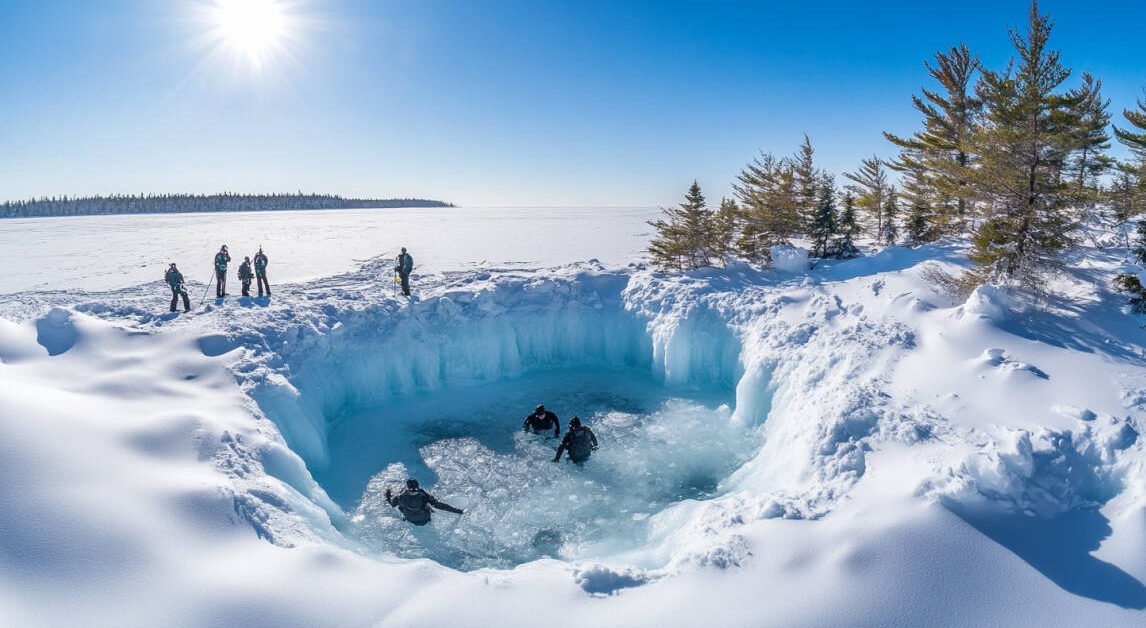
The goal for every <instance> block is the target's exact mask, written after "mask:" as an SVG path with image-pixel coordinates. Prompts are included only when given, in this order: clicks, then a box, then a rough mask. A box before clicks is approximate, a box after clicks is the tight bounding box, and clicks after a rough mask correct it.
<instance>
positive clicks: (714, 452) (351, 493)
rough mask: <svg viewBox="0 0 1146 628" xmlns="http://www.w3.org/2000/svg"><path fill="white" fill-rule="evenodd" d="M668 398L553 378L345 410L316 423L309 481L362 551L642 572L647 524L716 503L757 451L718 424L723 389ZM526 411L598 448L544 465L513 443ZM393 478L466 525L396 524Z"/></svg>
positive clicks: (620, 379)
mask: <svg viewBox="0 0 1146 628" xmlns="http://www.w3.org/2000/svg"><path fill="white" fill-rule="evenodd" d="M681 393H682V391H681V390H679V389H678V390H674V389H669V388H666V387H665V386H664V385H663V384H662V383H661V382H659V381H657V380H656V379H655V378H654V377H653V376H652V375H650V374H649V373H647V372H639V371H637V372H633V371H622V372H618V371H600V370H596V369H584V370H579V369H562V370H558V371H550V372H535V373H531V374H527V375H525V376H523V377H520V378H517V379H514V380H510V381H499V382H496V383H490V384H485V385H478V386H467V387H460V388H453V389H449V390H444V391H443V390H439V391H436V392H434V393H425V394H418V395H413V396H408V397H404V398H399V399H396V400H393V401H391V402H389V403H387V404H385V405H381V406H376V407H370V408H348V409H346V410H344V411H343V412H341V413H340V415H339V416H337V417H333V418H332V420H331V421H330V424H331V426H332V427H331V429H330V430H329V432H328V435H327V437H328V447H329V452H330V455H329V464H328V465H327V466H325V468H323V469H321V470H320V471H317V472H316V473H315V478H316V479H317V480H318V481H319V482H320V483H321V484H322V485H323V487H324V488H325V489H326V490H327V492H328V494H329V495H330V496H331V497H332V498H333V499H334V500H335V501H336V502H338V503H339V505H340V506H342V507H343V508H344V509H345V510H346V511H347V512H348V513H353V515H352V517H351V522H350V524H349V529H347V530H344V532H345V533H346V534H348V535H349V536H351V537H354V538H356V539H358V540H359V541H360V542H361V543H362V544H363V545H364V546H365V547H366V548H367V551H369V552H371V553H377V554H379V555H392V556H400V557H407V558H429V559H432V560H434V561H437V562H439V563H441V564H443V565H447V566H449V567H453V568H456V569H461V570H471V569H479V568H485V567H493V568H506V567H512V566H514V565H517V564H520V563H524V562H528V561H531V560H536V559H538V558H542V557H546V556H548V557H553V558H559V559H569V560H592V559H596V560H607V559H610V558H617V557H623V560H625V561H626V562H628V563H631V564H634V565H636V566H641V567H655V566H658V564H657V563H658V562H662V561H663V556H661V555H659V554H657V553H656V552H652V551H649V552H642V546H643V545H645V544H646V542H647V541H648V537H649V527H650V522H649V518H650V517H652V516H654V515H656V514H657V513H658V512H661V511H662V510H664V509H665V508H667V507H669V506H671V505H673V504H676V503H678V502H681V501H682V500H690V499H694V500H703V499H708V498H711V497H713V496H715V495H717V494H719V493H720V491H721V489H722V482H723V480H724V479H725V478H726V477H728V476H729V475H730V474H731V473H732V472H733V471H734V470H735V469H736V468H737V467H739V466H740V465H741V464H742V463H743V462H744V461H745V460H747V458H748V457H749V456H750V455H751V454H752V452H753V451H754V450H755V449H756V448H757V447H758V446H759V442H758V435H757V434H756V431H755V429H754V428H752V427H744V426H741V425H739V424H737V423H735V422H733V421H732V420H731V410H730V408H729V407H728V405H727V402H728V401H729V398H728V397H729V391H726V390H722V389H719V388H711V389H708V390H703V389H689V390H687V395H682V394H681ZM538 403H544V404H545V406H546V408H548V409H550V410H552V411H554V412H556V413H557V414H558V415H559V417H560V418H561V423H562V431H563V432H564V430H565V429H566V426H567V424H568V421H569V419H570V418H571V417H572V416H574V415H579V416H580V417H581V419H582V421H583V422H584V423H586V424H588V425H590V426H591V427H592V429H593V430H594V432H595V433H596V435H597V438H598V439H599V441H600V449H599V450H598V451H597V452H596V453H595V454H594V455H593V457H592V458H591V459H590V460H589V461H588V462H587V463H585V464H584V465H576V464H573V463H569V462H566V461H564V460H563V461H562V462H561V463H554V462H552V458H553V455H554V452H555V449H556V447H557V444H558V442H559V441H558V440H557V439H555V438H553V437H551V436H550V437H545V436H541V435H536V434H526V433H524V432H523V431H522V421H523V419H524V417H525V416H526V415H527V414H528V413H529V412H530V411H532V409H533V407H534V406H535V405H536V404H538ZM407 477H415V478H417V479H419V481H420V482H421V483H422V484H423V487H425V488H427V489H428V490H429V491H430V492H431V493H432V494H433V495H434V496H435V497H437V498H438V499H440V500H442V501H444V502H446V503H449V504H451V505H454V506H457V507H460V508H464V509H466V511H467V512H466V514H465V515H463V516H457V515H454V514H450V513H444V512H436V513H435V515H434V520H433V522H432V523H431V524H430V525H429V526H425V527H415V526H412V525H410V524H409V523H406V522H404V521H402V520H401V519H400V518H399V516H398V513H397V511H395V510H394V509H392V508H391V507H389V506H388V505H387V504H386V503H385V500H384V497H383V491H384V489H385V488H387V487H389V488H392V489H394V490H395V491H397V490H399V489H400V488H401V487H402V486H403V484H404V481H405V479H406V478H407Z"/></svg>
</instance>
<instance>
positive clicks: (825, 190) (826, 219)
mask: <svg viewBox="0 0 1146 628" xmlns="http://www.w3.org/2000/svg"><path fill="white" fill-rule="evenodd" d="M833 187H834V186H832V185H824V186H823V187H821V189H820V202H819V204H818V205H817V206H816V213H815V215H814V216H813V217H812V224H811V225H810V226H809V228H808V237H809V238H810V239H811V240H812V257H828V256H830V255H833V254H834V253H835V247H836V235H837V231H838V229H837V226H836V201H835V194H834V191H833Z"/></svg>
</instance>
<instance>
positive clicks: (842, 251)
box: [828, 186, 860, 258]
mask: <svg viewBox="0 0 1146 628" xmlns="http://www.w3.org/2000/svg"><path fill="white" fill-rule="evenodd" d="M828 187H829V189H830V186H828ZM859 232H860V226H859V221H858V220H857V219H856V199H855V197H854V196H852V194H851V192H844V208H843V211H842V212H840V218H839V220H838V221H836V233H837V234H838V235H837V237H836V243H835V253H836V255H837V256H839V257H843V258H848V257H856V256H857V255H859V249H857V248H856V245H855V238H856V236H858V235H859Z"/></svg>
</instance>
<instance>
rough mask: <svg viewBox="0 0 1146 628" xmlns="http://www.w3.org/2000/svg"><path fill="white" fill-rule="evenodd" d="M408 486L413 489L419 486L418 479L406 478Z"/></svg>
mask: <svg viewBox="0 0 1146 628" xmlns="http://www.w3.org/2000/svg"><path fill="white" fill-rule="evenodd" d="M406 488H408V489H411V490H412V489H416V488H418V481H417V480H415V479H414V478H410V479H409V480H406Z"/></svg>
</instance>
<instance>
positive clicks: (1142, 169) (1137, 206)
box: [1114, 99, 1146, 219]
mask: <svg viewBox="0 0 1146 628" xmlns="http://www.w3.org/2000/svg"><path fill="white" fill-rule="evenodd" d="M1122 116H1123V117H1124V118H1126V121H1127V122H1129V123H1130V126H1131V128H1130V129H1121V128H1119V127H1117V126H1116V127H1114V135H1115V137H1117V138H1118V141H1119V142H1121V143H1122V144H1124V145H1125V146H1126V147H1127V148H1129V149H1130V152H1131V154H1132V155H1134V163H1132V164H1125V165H1123V166H1122V167H1121V169H1120V173H1119V174H1120V176H1119V178H1118V180H1117V181H1118V186H1119V189H1118V194H1119V197H1118V198H1117V199H1116V200H1115V203H1116V204H1117V203H1120V204H1121V205H1122V209H1123V211H1124V212H1126V213H1125V216H1126V218H1127V219H1129V218H1131V217H1133V216H1135V215H1137V214H1138V213H1139V212H1140V211H1141V210H1142V209H1143V207H1142V206H1143V204H1144V203H1146V189H1144V188H1146V100H1142V99H1139V100H1138V109H1137V111H1132V110H1130V109H1125V110H1123V111H1122Z"/></svg>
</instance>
